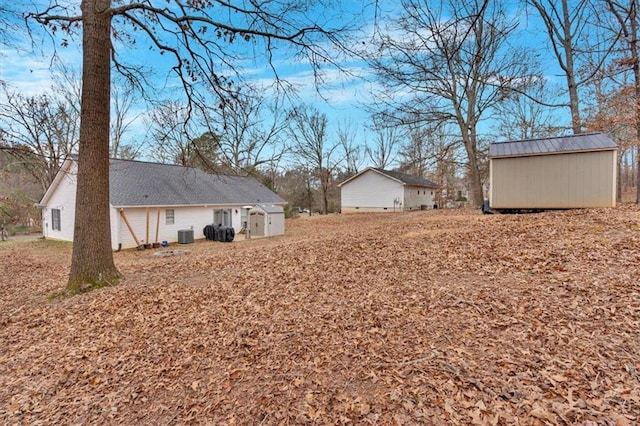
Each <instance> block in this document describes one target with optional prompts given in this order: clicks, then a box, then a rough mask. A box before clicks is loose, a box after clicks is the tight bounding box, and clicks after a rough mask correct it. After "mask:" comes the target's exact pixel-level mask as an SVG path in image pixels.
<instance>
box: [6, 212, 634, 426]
mask: <svg viewBox="0 0 640 426" xmlns="http://www.w3.org/2000/svg"><path fill="white" fill-rule="evenodd" d="M286 226H287V235H285V236H282V237H276V238H271V239H254V240H244V239H243V236H238V239H237V240H236V241H234V242H233V243H219V242H215V243H214V242H197V243H196V244H191V245H188V246H180V247H179V248H188V249H189V250H191V252H190V253H189V254H187V255H184V256H174V257H164V258H159V257H155V256H153V253H154V251H153V250H147V251H141V252H139V251H124V252H121V253H115V254H114V256H115V261H116V264H117V266H118V268H119V269H120V271H121V272H122V273H123V274H124V276H125V279H124V280H123V281H122V283H121V284H120V285H118V286H116V287H111V288H105V289H101V290H98V291H94V292H91V293H89V294H83V295H80V296H76V297H72V298H68V299H65V300H56V301H50V300H49V299H48V295H50V294H52V293H53V292H55V291H57V290H59V289H61V288H62V287H63V286H64V284H65V279H66V276H67V274H68V270H69V265H70V256H71V250H70V245H69V244H66V243H59V242H53V241H42V240H16V241H9V242H5V243H2V244H0V264H1V269H0V424H154V425H173V424H216V425H218V424H256V425H257V424H264V425H270V424H376V425H378V424H380V425H388V424H399V425H405V424H436V425H438V424H446V425H448V424H454V425H455V424H478V425H484V424H488V425H496V424H497V425H565V424H572V425H573V424H576V425H584V426H592V425H615V426H625V425H633V424H639V423H640V208H639V207H637V206H634V205H631V204H626V205H623V206H621V207H618V208H616V209H602V210H575V211H560V212H545V213H540V214H527V215H487V216H483V215H481V214H480V213H479V212H477V211H469V210H456V211H420V212H413V213H400V214H362V215H350V216H340V215H332V216H327V217H316V216H314V217H312V218H308V219H305V220H302V219H293V220H289V221H288V222H287V224H286Z"/></svg>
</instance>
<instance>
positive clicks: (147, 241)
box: [144, 207, 149, 244]
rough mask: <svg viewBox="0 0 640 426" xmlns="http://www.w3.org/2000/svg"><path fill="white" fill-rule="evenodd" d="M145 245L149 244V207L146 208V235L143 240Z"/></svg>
mask: <svg viewBox="0 0 640 426" xmlns="http://www.w3.org/2000/svg"><path fill="white" fill-rule="evenodd" d="M144 242H145V244H149V207H147V234H146V236H145V239H144Z"/></svg>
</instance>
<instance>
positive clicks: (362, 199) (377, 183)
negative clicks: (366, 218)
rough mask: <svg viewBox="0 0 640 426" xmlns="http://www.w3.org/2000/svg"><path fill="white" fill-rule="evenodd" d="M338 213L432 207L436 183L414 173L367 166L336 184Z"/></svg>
mask: <svg viewBox="0 0 640 426" xmlns="http://www.w3.org/2000/svg"><path fill="white" fill-rule="evenodd" d="M338 186H340V190H341V194H340V199H341V206H342V207H341V208H342V213H357V212H394V211H402V210H420V209H425V208H433V207H434V205H435V194H436V189H437V188H438V185H436V184H435V183H433V182H431V181H429V180H427V179H424V178H421V177H416V176H411V175H407V174H404V173H400V172H393V171H389V170H383V169H378V168H374V167H369V168H367V169H365V170H363V171H361V172H360V173H357V174H355V175H353V176H351V177H350V178H349V179H347V180H345V181H344V182H342V183H341V184H339V185H338Z"/></svg>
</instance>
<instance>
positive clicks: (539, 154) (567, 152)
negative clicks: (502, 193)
mask: <svg viewBox="0 0 640 426" xmlns="http://www.w3.org/2000/svg"><path fill="white" fill-rule="evenodd" d="M617 150H618V148H617V147H607V148H593V149H575V150H572V151H550V152H535V153H527V154H509V155H490V156H489V159H490V160H493V159H499V158H519V157H542V156H548V155H561V154H579V153H589V152H604V151H617Z"/></svg>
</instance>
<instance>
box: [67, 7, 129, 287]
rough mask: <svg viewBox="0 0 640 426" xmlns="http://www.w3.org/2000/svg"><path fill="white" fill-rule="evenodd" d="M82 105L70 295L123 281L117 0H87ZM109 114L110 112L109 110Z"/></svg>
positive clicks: (84, 25)
mask: <svg viewBox="0 0 640 426" xmlns="http://www.w3.org/2000/svg"><path fill="white" fill-rule="evenodd" d="M81 8H82V15H83V32H82V48H83V52H84V53H83V62H82V65H83V66H82V81H83V85H82V105H81V111H80V143H79V155H78V184H77V192H76V216H75V227H74V235H73V255H72V259H71V273H70V275H69V282H68V283H67V291H69V292H71V293H77V292H80V291H84V290H88V289H91V288H93V287H100V286H104V285H111V284H115V283H117V282H118V279H119V277H120V274H119V272H118V270H117V269H116V267H115V264H114V263H113V254H112V252H111V225H110V221H109V112H108V111H109V107H110V88H111V86H110V85H111V72H110V71H111V0H83V1H82V4H81ZM105 111H106V112H105Z"/></svg>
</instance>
